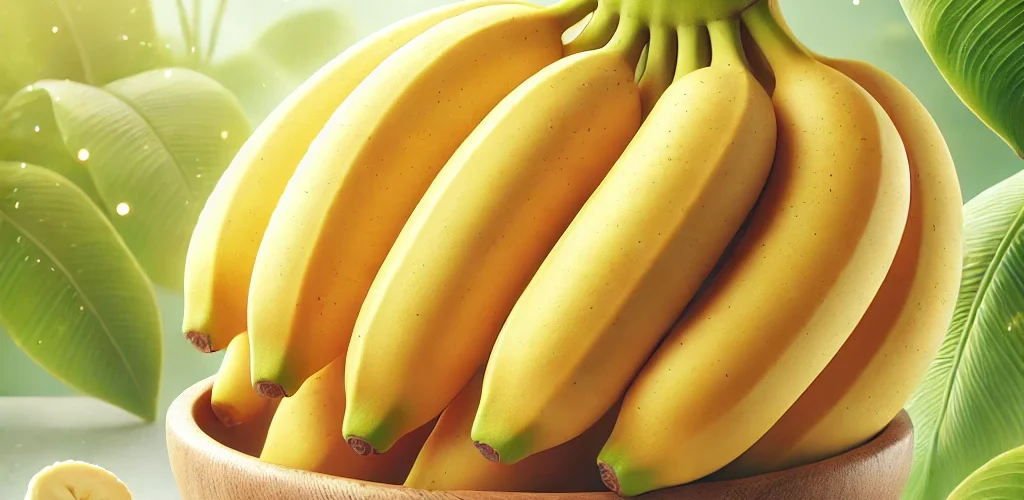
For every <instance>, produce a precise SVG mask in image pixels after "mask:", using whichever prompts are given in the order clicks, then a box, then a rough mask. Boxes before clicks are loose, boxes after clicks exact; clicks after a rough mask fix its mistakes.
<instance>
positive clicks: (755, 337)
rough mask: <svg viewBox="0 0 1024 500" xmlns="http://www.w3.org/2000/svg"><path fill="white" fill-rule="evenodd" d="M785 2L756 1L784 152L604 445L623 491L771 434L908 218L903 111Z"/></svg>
mask: <svg viewBox="0 0 1024 500" xmlns="http://www.w3.org/2000/svg"><path fill="white" fill-rule="evenodd" d="M772 3H774V2H772ZM774 16H775V12H774V5H771V4H770V3H769V2H767V1H763V2H760V3H758V4H755V5H754V6H753V7H751V8H750V9H748V10H746V11H744V13H743V20H744V22H745V23H746V24H747V26H748V28H749V29H750V32H751V34H752V35H753V37H754V39H755V40H756V41H757V43H758V44H759V45H760V46H761V47H762V48H763V49H764V52H765V55H766V56H767V58H768V60H769V62H770V63H771V65H772V68H773V69H774V71H775V77H776V80H777V81H776V87H775V93H774V96H773V102H774V104H775V111H776V115H777V119H778V145H777V149H776V155H775V164H774V166H773V169H772V173H771V175H770V177H769V180H768V183H767V185H766V187H765V191H764V193H763V194H762V196H761V199H760V200H759V202H758V205H757V207H756V208H755V209H754V212H753V215H752V219H751V221H750V227H749V228H748V229H747V231H746V233H745V234H744V236H743V238H742V239H741V241H740V242H739V244H738V245H737V248H736V250H735V252H734V253H733V254H732V255H731V256H730V257H729V258H728V262H727V264H726V266H725V267H724V268H723V269H722V271H721V273H720V274H719V275H718V276H716V277H715V279H714V282H713V283H711V285H710V286H709V287H708V289H707V290H706V291H705V292H704V294H703V295H702V296H701V297H700V298H698V299H697V301H696V302H695V303H694V304H693V305H692V307H690V308H689V309H688V311H687V312H686V314H684V315H683V317H682V318H681V319H680V321H679V323H678V324H677V326H676V327H675V328H674V329H673V330H672V332H671V333H670V334H669V336H668V337H667V338H666V339H665V340H664V341H663V343H662V344H661V346H660V347H659V348H658V349H657V350H656V352H655V354H654V356H653V357H652V359H651V360H650V361H649V362H648V363H647V365H646V366H645V367H644V368H643V370H642V371H641V372H640V374H639V375H638V376H637V378H636V380H635V381H634V382H633V384H632V385H631V387H630V389H629V391H627V393H626V396H625V400H624V402H623V405H622V410H621V411H620V413H619V416H618V420H617V421H616V424H615V429H614V430H613V432H612V435H611V437H610V438H609V440H608V442H607V443H606V444H605V447H604V449H603V450H602V451H601V454H600V457H599V467H600V468H601V471H602V476H603V478H604V481H605V484H606V485H607V486H608V487H609V488H610V489H612V490H613V491H616V492H618V493H620V494H622V495H625V496H632V495H637V494H640V493H643V492H646V491H650V490H653V489H657V488H661V487H665V486H669V485H677V484H682V483H687V482H690V481H693V480H695V479H698V478H700V477H703V476H705V475H707V474H709V473H711V472H713V471H715V470H716V469H719V468H721V467H722V466H724V465H726V464H727V463H728V462H730V461H732V460H733V459H735V458H736V457H738V456H739V455H740V454H741V453H743V452H744V451H745V450H747V449H748V448H750V447H751V446H752V445H753V444H754V443H755V442H756V441H757V440H758V439H759V438H761V436H762V435H764V434H765V433H766V432H767V431H768V430H769V428H770V427H771V426H772V425H773V424H775V423H776V422H777V421H778V420H779V418H781V417H782V415H783V413H785V412H786V410H787V409H788V408H789V407H790V406H792V404H793V403H794V402H795V401H796V400H797V398H798V397H799V396H800V394H801V393H802V392H803V391H804V389H806V388H807V387H808V386H810V385H811V382H812V381H813V380H814V378H815V377H817V375H818V374H819V373H821V371H822V370H823V369H824V368H825V365H826V364H828V362H829V360H830V359H831V358H832V357H833V356H834V355H835V353H836V352H837V351H838V350H839V348H840V347H841V346H842V344H843V342H844V341H845V340H846V339H847V337H849V336H850V334H851V332H853V330H854V328H855V327H856V325H857V323H858V321H859V320H860V319H861V316H863V314H864V312H865V311H866V310H867V309H868V305H869V304H870V303H871V300H872V299H873V298H874V296H875V293H876V292H877V291H878V289H879V287H880V286H881V284H882V280H883V279H884V277H885V275H886V273H887V272H888V269H889V267H890V265H891V263H892V261H893V257H894V256H895V254H896V250H897V247H898V245H899V242H900V238H901V235H902V233H903V228H904V226H905V224H906V221H907V213H908V205H909V201H910V200H909V198H910V194H909V192H910V180H909V177H910V176H909V166H908V160H907V153H906V151H905V149H904V146H903V143H902V141H901V140H900V137H899V134H898V132H897V131H896V128H895V126H894V125H893V123H892V120H890V119H889V118H888V116H886V114H885V112H884V111H883V110H882V108H881V106H879V104H878V103H877V102H875V101H874V99H872V98H871V96H870V95H868V94H867V93H866V92H865V91H864V90H863V89H861V88H860V87H859V86H858V85H857V84H856V83H854V82H853V81H852V80H850V79H849V78H848V77H846V76H844V75H843V74H842V73H840V72H838V71H836V70H834V69H832V68H830V67H828V66H826V65H824V64H822V63H820V62H818V61H817V60H815V59H814V58H813V57H811V56H809V55H808V54H806V53H805V52H804V51H802V49H801V48H800V47H799V46H798V45H796V44H795V43H794V42H793V41H792V40H791V39H790V38H789V36H788V34H787V33H786V32H785V29H784V28H782V27H781V26H779V24H778V23H777V21H776V20H775V18H774ZM485 390H486V389H485Z"/></svg>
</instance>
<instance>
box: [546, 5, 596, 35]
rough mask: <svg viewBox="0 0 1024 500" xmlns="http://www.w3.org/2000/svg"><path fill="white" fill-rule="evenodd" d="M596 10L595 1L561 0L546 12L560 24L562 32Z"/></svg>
mask: <svg viewBox="0 0 1024 500" xmlns="http://www.w3.org/2000/svg"><path fill="white" fill-rule="evenodd" d="M596 8H597V0H561V1H559V2H558V3H556V4H554V5H552V6H550V7H548V8H547V9H546V10H547V11H548V12H549V13H551V15H553V16H555V17H557V18H558V19H559V21H561V23H562V26H561V28H562V31H565V30H567V29H569V28H570V27H572V26H573V25H574V24H576V23H578V22H580V21H581V20H582V19H583V18H584V17H587V14H590V13H591V12H593V11H594V9H596Z"/></svg>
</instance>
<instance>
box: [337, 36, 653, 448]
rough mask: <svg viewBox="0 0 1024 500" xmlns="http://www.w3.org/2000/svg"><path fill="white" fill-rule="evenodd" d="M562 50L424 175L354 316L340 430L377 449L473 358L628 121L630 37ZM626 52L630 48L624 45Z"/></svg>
mask: <svg viewBox="0 0 1024 500" xmlns="http://www.w3.org/2000/svg"><path fill="white" fill-rule="evenodd" d="M621 42H622V43H621V44H620V43H619V42H617V41H614V40H613V42H612V43H613V44H614V45H610V46H609V47H608V48H605V49H602V50H596V51H588V52H583V53H579V54H575V55H572V56H569V57H566V58H564V59H561V60H559V61H557V62H555V63H554V64H552V65H550V66H548V67H546V68H544V69H543V70H541V71H540V72H538V73H537V74H536V75H534V76H533V77H531V78H530V79H529V80H527V81H526V82H525V83H523V84H522V85H520V86H519V87H518V88H516V89H515V91H514V92H512V93H511V94H509V95H508V97H507V98H505V99H504V100H502V101H501V103H500V104H498V106H497V107H495V108H494V110H493V111H492V112H491V113H490V114H488V115H487V117H486V118H485V119H484V120H483V122H481V124H480V125H479V126H478V127H477V128H476V129H475V130H474V131H473V133H472V134H471V135H470V136H469V138H468V139H466V141H465V142H464V143H463V144H462V146H461V147H460V148H459V149H458V151H456V152H455V154H454V155H453V156H452V157H451V159H450V160H449V161H448V163H447V164H446V165H445V166H444V168H443V169H442V170H441V172H440V174H439V175H438V176H437V179H436V180H435V181H434V182H433V184H431V186H430V188H429V189H428V190H427V192H426V194H425V195H424V197H423V199H422V201H420V203H419V205H418V206H417V207H416V209H415V211H414V212H413V214H412V216H411V217H410V218H409V221H408V223H407V224H406V225H405V227H404V228H403V229H402V232H401V234H400V235H399V237H398V239H397V241H396V242H395V244H394V246H393V247H392V249H391V252H390V253H389V254H388V256H387V259H386V260H385V261H384V264H383V265H382V266H381V268H380V272H379V273H378V274H377V277H376V279H375V280H374V282H373V284H372V285H371V287H370V291H369V293H368V294H367V296H366V300H365V302H364V303H363V306H362V309H361V311H360V313H359V317H358V320H357V321H356V326H355V330H354V331H353V334H352V340H351V345H350V346H349V351H348V373H347V376H346V378H345V384H346V391H347V392H346V394H347V396H348V406H347V411H346V414H345V423H344V432H345V436H346V437H347V438H348V439H349V440H350V441H359V442H360V444H359V447H360V449H373V450H376V451H378V452H384V451H386V450H387V449H388V448H389V447H390V446H391V443H393V442H394V441H395V440H396V439H398V438H399V437H401V436H402V435H403V434H405V433H406V432H409V431H411V430H412V429H415V428H418V427H420V426H421V425H423V424H424V423H426V422H428V421H430V420H431V419H433V418H435V417H437V415H439V414H440V413H441V412H442V411H443V410H444V408H445V407H446V406H447V405H448V403H449V402H451V401H452V399H453V398H454V397H455V396H456V395H457V394H458V393H459V391H460V390H461V389H462V387H464V386H465V385H466V383H467V382H468V381H469V379H470V378H471V377H472V376H473V373H474V372H475V371H476V370H477V368H478V367H480V366H481V365H482V364H483V363H484V362H485V361H486V360H487V356H488V354H489V352H490V348H491V346H492V345H493V343H494V338H495V337H496V336H497V335H498V331H499V330H500V329H501V324H502V322H503V321H504V320H505V317H506V316H507V315H508V312H509V310H511V309H512V305H513V304H514V303H515V301H516V298H517V297H518V296H519V294H520V293H522V290H523V288H525V287H526V284H527V282H528V281H529V280H530V277H531V276H532V275H533V273H534V271H536V269H537V267H538V266H539V265H540V263H541V261H542V260H543V259H544V256H545V255H546V254H547V253H548V251H549V250H550V249H551V247H552V246H553V245H554V244H555V242H556V241H557V240H558V237H559V236H560V235H561V234H562V232H563V231H564V230H565V228H566V226H568V225H569V222H571V221H572V218H573V217H574V216H575V215H576V213H577V212H578V211H579V208H580V207H581V206H582V205H583V203H584V202H586V200H587V197H588V196H590V194H591V193H592V192H593V191H594V188H596V187H597V185H598V183H600V182H601V179H602V178H603V177H604V176H605V174H606V173H607V172H608V170H609V169H610V168H611V166H612V164H613V163H614V161H615V158H617V157H618V156H619V155H620V154H621V153H622V150H623V149H625V147H626V144H628V143H629V141H630V139H631V138H632V137H633V135H634V134H635V133H636V130H637V128H638V127H639V126H640V97H639V92H638V90H637V87H636V84H635V82H634V79H633V75H634V67H635V64H636V58H637V57H639V52H640V50H641V49H642V46H643V45H642V40H639V39H635V38H633V37H631V36H627V35H623V38H622V40H621ZM631 52H632V54H631Z"/></svg>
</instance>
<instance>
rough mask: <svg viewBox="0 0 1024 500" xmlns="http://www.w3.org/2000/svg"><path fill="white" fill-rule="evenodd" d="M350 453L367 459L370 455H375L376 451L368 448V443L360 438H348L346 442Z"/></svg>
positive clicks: (370, 447) (371, 447)
mask: <svg viewBox="0 0 1024 500" xmlns="http://www.w3.org/2000/svg"><path fill="white" fill-rule="evenodd" d="M346 441H347V442H348V445H349V447H351V448H352V451H354V452H356V455H359V456H362V457H368V456H370V455H377V454H378V453H377V450H375V449H373V446H370V443H369V442H368V441H366V440H365V439H363V438H361V437H355V436H353V437H350V438H348V439H347V440H346Z"/></svg>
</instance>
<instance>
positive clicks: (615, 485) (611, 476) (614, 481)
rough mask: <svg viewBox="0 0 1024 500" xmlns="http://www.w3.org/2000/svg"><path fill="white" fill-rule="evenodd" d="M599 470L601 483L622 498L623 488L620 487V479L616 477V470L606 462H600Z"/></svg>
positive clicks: (598, 464)
mask: <svg viewBox="0 0 1024 500" xmlns="http://www.w3.org/2000/svg"><path fill="white" fill-rule="evenodd" d="M597 470H599V471H601V482H603V483H604V485H605V487H607V488H608V489H609V490H611V491H612V492H614V493H615V494H616V495H619V496H622V488H621V487H620V486H619V477H618V476H616V475H615V469H612V466H610V465H608V464H606V463H604V462H598V463H597Z"/></svg>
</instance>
